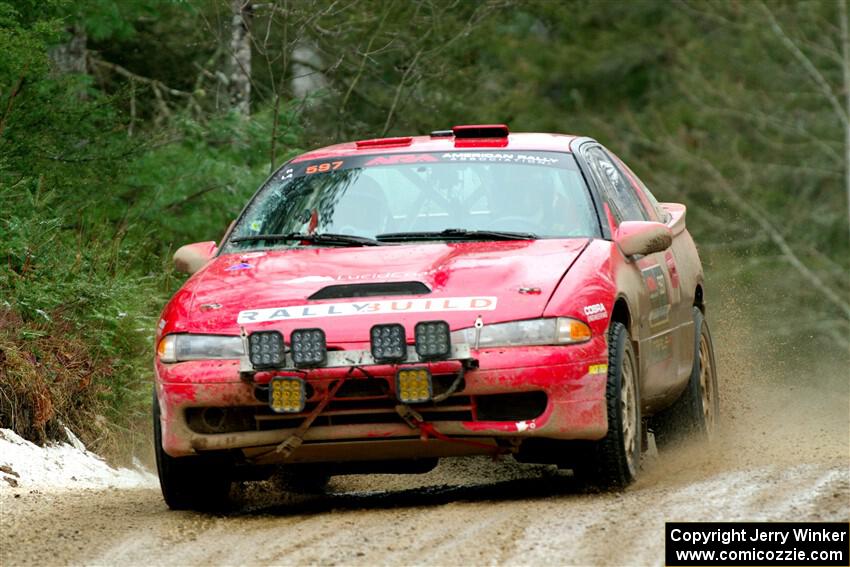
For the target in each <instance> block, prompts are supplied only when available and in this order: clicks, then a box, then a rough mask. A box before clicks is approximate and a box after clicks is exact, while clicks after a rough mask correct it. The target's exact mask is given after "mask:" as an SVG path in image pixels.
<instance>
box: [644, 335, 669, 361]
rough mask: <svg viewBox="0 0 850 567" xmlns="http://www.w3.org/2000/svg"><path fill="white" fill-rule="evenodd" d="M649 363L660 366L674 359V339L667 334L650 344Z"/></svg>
mask: <svg viewBox="0 0 850 567" xmlns="http://www.w3.org/2000/svg"><path fill="white" fill-rule="evenodd" d="M649 344H650V346H649V356H648V358H649V363H650V364H660V363H662V362H665V361H669V360H670V359H671V358H673V337H672V336H671V335H670V333H665V334H663V335H661V336H660V337H655V338H654V339H652V340H651V341H650V342H649Z"/></svg>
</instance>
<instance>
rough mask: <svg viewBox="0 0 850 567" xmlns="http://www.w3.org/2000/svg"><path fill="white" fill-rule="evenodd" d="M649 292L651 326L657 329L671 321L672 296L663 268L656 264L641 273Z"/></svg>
mask: <svg viewBox="0 0 850 567" xmlns="http://www.w3.org/2000/svg"><path fill="white" fill-rule="evenodd" d="M640 273H641V274H642V275H643V281H644V283H645V284H646V289H647V290H649V305H650V312H649V325H650V326H651V327H657V326H658V325H663V324H664V323H666V322H667V321H669V320H670V296H669V295H668V294H667V281H666V280H665V279H664V271H663V270H662V269H661V266H659V265H658V264H655V265H653V266H650V267H648V268H645V269H643V270H641V271H640Z"/></svg>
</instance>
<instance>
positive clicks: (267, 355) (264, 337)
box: [248, 331, 286, 368]
mask: <svg viewBox="0 0 850 567" xmlns="http://www.w3.org/2000/svg"><path fill="white" fill-rule="evenodd" d="M248 357H249V358H250V359H251V365H252V366H253V367H254V368H280V367H282V366H284V362H285V360H286V350H285V348H284V346H283V335H281V334H280V333H279V332H277V331H256V332H254V333H251V335H250V336H249V337H248Z"/></svg>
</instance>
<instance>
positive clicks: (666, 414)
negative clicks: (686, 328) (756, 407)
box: [652, 307, 720, 447]
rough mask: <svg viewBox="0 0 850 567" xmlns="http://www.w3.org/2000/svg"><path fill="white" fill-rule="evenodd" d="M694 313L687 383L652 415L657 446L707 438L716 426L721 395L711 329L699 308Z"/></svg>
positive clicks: (711, 434)
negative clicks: (689, 372) (665, 406)
mask: <svg viewBox="0 0 850 567" xmlns="http://www.w3.org/2000/svg"><path fill="white" fill-rule="evenodd" d="M693 317H694V331H695V332H694V362H693V367H692V369H691V377H690V379H689V380H688V385H687V386H686V387H685V390H684V391H683V392H682V394H681V395H680V396H679V398H678V399H676V401H675V402H673V405H671V406H670V407H669V408H667V409H666V410H664V411H662V412H661V413H659V414H658V415H657V416H655V417H653V419H652V429H653V432H654V433H655V441H656V443H657V444H658V446H659V447H664V446H670V445H672V444H675V443H677V442H681V441H684V440H686V439H688V438H695V439H701V440H710V439H711V438H712V437H713V436H714V434H715V432H716V430H717V424H718V419H719V416H720V399H719V397H718V389H717V370H716V369H717V367H716V365H715V362H714V346H713V344H712V341H711V331H710V330H709V328H708V322H707V321H706V320H705V316H704V315H703V314H702V311H700V310H699V308H697V307H694V314H693Z"/></svg>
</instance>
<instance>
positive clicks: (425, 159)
mask: <svg viewBox="0 0 850 567" xmlns="http://www.w3.org/2000/svg"><path fill="white" fill-rule="evenodd" d="M438 161H440V160H438V159H437V158H435V157H434V156H432V155H431V154H396V155H388V156H378V157H376V158H373V159H370V160H369V161H367V162H366V163H365V164H364V165H366V166H367V167H368V166H373V165H396V164H400V163H434V162H438Z"/></svg>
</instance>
